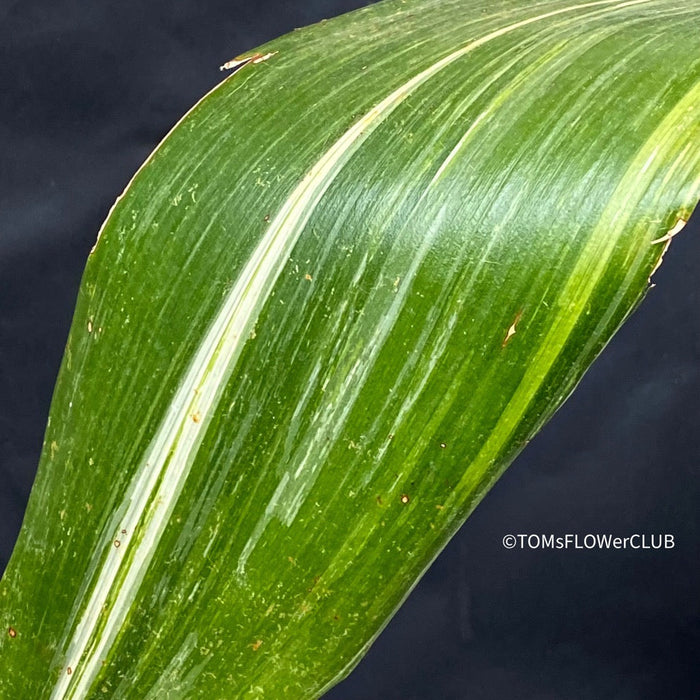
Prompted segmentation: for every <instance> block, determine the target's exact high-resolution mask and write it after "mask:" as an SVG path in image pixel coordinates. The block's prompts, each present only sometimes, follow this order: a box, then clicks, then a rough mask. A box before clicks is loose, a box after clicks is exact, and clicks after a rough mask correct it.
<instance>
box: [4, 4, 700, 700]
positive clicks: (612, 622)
mask: <svg viewBox="0 0 700 700" xmlns="http://www.w3.org/2000/svg"><path fill="white" fill-rule="evenodd" d="M363 4H367V3H366V2H362V0H355V1H350V0H345V1H343V0H340V1H336V0H323V1H320V0H306V1H304V2H297V3H292V2H279V1H276V2H275V1H273V0H263V1H260V0H258V1H257V2H256V3H255V4H252V3H248V2H241V1H240V0H229V2H223V0H206V1H203V0H198V1H197V0H187V1H182V0H181V1H178V2H170V1H168V2H165V1H164V0H150V1H149V2H148V3H143V2H135V1H134V0H119V1H118V2H117V1H112V0H101V1H99V2H94V1H93V2H88V1H78V0H74V1H71V0H50V1H45V0H22V1H21V2H19V1H17V2H8V1H7V0H0V480H1V481H0V564H1V565H2V567H4V565H5V564H6V562H7V558H8V557H9V554H10V552H11V550H12V546H13V543H14V539H15V537H16V535H17V532H18V529H19V526H20V523H21V518H22V513H23V509H24V506H25V504H26V500H27V498H28V495H29V489H30V486H31V482H32V479H33V476H34V472H35V469H36V464H37V461H38V457H39V450H40V445H41V440H42V434H43V430H44V425H45V422H46V417H47V414H48V409H49V401H50V397H51V391H52V387H53V382H54V380H55V376H56V372H57V370H58V366H59V362H60V358H61V354H62V351H63V345H64V343H65V339H66V335H67V332H68V326H69V322H70V318H71V314H72V309H73V304H74V300H75V295H76V291H77V287H78V283H79V280H80V275H81V270H82V267H83V264H84V261H85V258H86V256H87V253H88V251H89V249H90V247H91V245H92V244H93V242H94V240H95V236H96V233H97V230H98V228H99V226H100V223H101V222H102V220H103V219H104V217H105V216H106V214H107V211H108V209H109V207H110V205H111V204H112V202H113V200H114V199H115V197H116V195H117V194H119V192H120V191H121V190H122V188H123V187H124V185H125V184H126V182H127V181H128V179H129V178H130V176H131V174H132V173H133V172H134V170H135V169H136V168H137V167H138V166H139V164H140V163H141V162H142V161H143V160H144V159H145V157H146V156H147V155H148V153H149V152H150V151H151V150H152V149H153V147H154V146H155V145H156V143H157V142H158V141H159V140H160V139H161V138H162V137H163V136H164V135H165V133H166V132H167V130H168V129H169V127H170V126H172V124H173V123H174V122H175V121H176V120H177V119H178V118H179V117H180V116H181V115H182V114H183V113H184V112H185V111H186V110H187V109H188V108H189V107H190V106H191V105H192V104H193V103H194V102H195V101H196V100H197V99H198V98H199V97H200V96H201V95H202V94H203V93H204V92H205V91H207V90H208V89H209V88H211V87H212V86H213V85H214V84H216V83H217V82H218V81H219V80H220V79H221V74H220V73H219V71H218V66H219V65H220V64H221V63H223V62H224V61H226V60H228V59H230V58H232V57H233V56H234V55H237V54H239V53H241V52H243V51H245V50H247V49H249V48H252V47H254V46H256V45H258V44H260V43H262V42H264V41H267V40H268V39H271V38H273V37H274V36H277V35H279V34H282V33H284V32H287V31H289V30H291V29H292V28H294V27H297V26H302V25H305V24H308V23H311V22H314V21H317V20H319V19H321V18H323V17H331V16H334V15H336V14H339V13H341V12H343V11H346V10H350V9H353V8H354V7H358V6H360V5H363ZM699 218H700V217H698V216H696V217H695V218H694V220H693V221H691V223H690V224H689V225H688V227H686V230H685V231H684V232H683V233H682V234H681V235H680V236H678V237H677V238H676V239H675V240H674V243H673V245H672V246H671V249H670V252H669V254H668V255H667V257H666V261H665V263H664V265H663V267H662V268H661V270H660V271H659V272H658V273H657V274H656V276H655V281H656V283H657V285H658V286H657V287H656V288H655V289H654V290H653V291H652V292H651V293H650V294H649V296H648V298H647V300H646V301H645V303H644V304H643V306H642V307H641V310H639V311H638V312H637V313H636V314H635V315H634V316H633V318H632V319H631V320H630V321H629V322H628V324H627V325H626V326H625V327H624V329H623V330H622V331H621V332H620V333H619V334H618V335H617V336H616V338H615V339H614V341H613V342H612V343H611V344H610V346H609V347H608V349H607V350H606V351H605V353H604V354H603V356H602V357H601V358H600V359H599V360H598V361H597V362H596V363H595V365H594V367H593V368H592V369H591V370H590V372H589V373H588V374H587V376H586V377H585V379H584V381H583V382H582V384H581V386H580V387H579V389H578V390H577V392H576V393H575V395H574V396H573V397H572V398H571V399H570V400H569V401H568V403H567V404H566V405H565V407H564V408H563V409H562V410H561V411H560V412H559V413H558V414H557V415H556V416H555V418H554V419H553V420H552V421H551V422H550V423H549V425H548V426H547V427H546V428H545V429H544V430H543V431H542V433H541V434H540V435H539V436H538V437H537V439H535V440H534V441H533V443H532V444H531V445H530V446H529V447H528V448H527V450H526V451H525V452H524V454H523V455H522V456H521V457H520V458H519V459H518V460H517V463H516V464H515V465H514V466H513V467H512V468H511V469H510V471H509V472H508V473H507V474H506V475H505V476H504V477H503V478H502V479H501V481H500V482H499V483H498V484H497V485H496V487H495V488H494V489H493V491H492V492H491V494H490V495H489V496H488V497H487V498H486V500H485V501H484V503H483V504H482V505H481V506H479V508H478V509H477V511H476V513H475V514H474V515H473V516H472V517H471V519H470V520H469V522H468V524H467V525H466V526H465V527H464V528H463V529H462V531H461V532H459V534H458V535H457V536H456V537H455V538H454V540H453V541H452V542H451V543H450V545H449V546H448V547H447V549H446V550H445V552H444V553H443V554H442V555H441V556H440V558H439V559H438V561H437V562H436V563H435V565H434V566H433V567H432V568H431V570H430V571H429V572H428V574H427V575H426V576H425V577H424V579H423V580H422V581H421V583H420V585H419V586H418V587H417V589H416V590H415V591H414V593H413V594H412V595H411V597H410V598H409V600H408V601H407V603H406V604H405V605H404V607H403V608H402V609H401V611H400V612H399V613H398V614H397V616H396V617H395V618H394V620H393V621H392V622H391V624H390V625H389V626H388V628H387V629H386V631H385V632H384V633H383V634H382V636H381V638H380V639H379V640H378V641H377V642H376V644H375V645H374V646H373V648H372V649H371V651H370V652H369V654H368V656H367V657H366V659H365V660H364V661H363V662H362V663H361V664H360V666H359V667H358V669H357V670H356V671H355V672H354V673H353V674H352V676H351V677H350V678H349V679H348V680H347V681H345V682H344V683H342V684H341V685H340V686H338V687H337V688H336V689H335V690H333V691H332V692H331V693H330V694H329V695H328V698H329V699H330V700H358V699H363V700H373V699H374V698H383V699H386V700H393V699H396V700H424V699H431V700H432V699H438V698H439V699H445V700H462V699H469V700H494V699H495V700H499V699H501V698H504V699H510V698H517V699H520V698H533V699H536V700H560V699H565V700H572V699H573V700H583V699H584V698H585V699H589V698H590V699H591V700H608V699H609V700H632V699H635V700H638V699H644V700H646V699H649V700H656V699H658V698H665V697H671V698H674V699H675V700H685V699H686V698H687V699H692V700H696V699H697V698H698V697H700V665H699V664H698V652H700V595H699V594H700V537H699V533H698V520H697V518H696V511H697V507H698V503H699V501H700V498H699V496H700V481H699V480H698V473H699V472H700V427H699V426H700V398H699V394H700V362H699V360H700V315H699V314H698V307H699V305H700V299H699V298H698V285H697V269H698V263H699V262H700V235H699V234H700V221H699V220H698V219H699ZM529 532H535V533H550V532H552V533H556V534H564V533H567V532H571V533H579V534H581V535H583V534H586V533H588V532H610V533H614V534H619V535H630V534H633V533H635V532H639V533H647V534H652V533H672V534H673V535H674V536H675V539H676V542H677V546H676V547H675V549H673V550H670V551H591V552H581V551H578V552H577V551H517V550H514V551H508V550H506V549H504V547H503V546H502V544H501V540H502V538H503V536H504V535H505V534H507V533H516V534H517V533H529Z"/></svg>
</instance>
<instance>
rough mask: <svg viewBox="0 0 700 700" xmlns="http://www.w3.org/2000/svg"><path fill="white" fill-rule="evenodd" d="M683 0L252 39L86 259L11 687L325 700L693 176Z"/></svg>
mask: <svg viewBox="0 0 700 700" xmlns="http://www.w3.org/2000/svg"><path fill="white" fill-rule="evenodd" d="M699 19H700V9H699V8H698V6H697V3H696V2H695V1H694V0H628V1H627V2H619V1H616V0H615V1H613V0H602V1H600V0H599V1H597V2H588V3H580V4H574V3H572V2H568V1H567V2H562V1H561V0H557V1H554V2H543V3H535V4H533V3H525V2H522V0H504V1H502V2H497V3H494V2H488V3H487V2H479V1H472V2H465V1H464V0H452V1H451V0H447V1H445V0H441V1H440V2H437V0H411V1H409V2H394V1H393V0H391V1H387V2H383V3H380V4H378V5H373V6H371V7H369V8H366V9H364V10H361V11H358V12H355V13H351V14H350V15H346V16H343V17H340V18H338V19H335V20H332V21H330V22H327V23H321V24H319V25H315V26H312V27H309V28H306V29H304V30H301V31H299V32H295V33H292V34H290V35H287V36H285V37H282V38H280V39H278V40H275V41H274V42H271V43H270V44H269V45H266V46H264V47H261V48H260V49H258V50H257V51H255V52H252V53H251V54H250V55H249V56H248V57H247V58H248V59H250V60H246V61H244V62H243V63H242V64H241V65H240V66H239V67H238V70H237V71H236V72H235V73H234V74H233V75H231V76H230V77H229V78H227V79H226V80H225V81H224V82H223V83H222V84H221V85H220V86H218V87H217V88H216V89H215V90H214V91H213V92H211V93H210V94H209V95H207V96H206V97H205V98H203V100H202V101H200V102H199V103H198V104H197V105H196V106H195V107H194V108H193V109H192V110H191V111H190V112H189V113H188V115H186V116H185V117H184V118H183V120H182V121H181V122H180V123H179V124H178V126H177V127H176V128H175V129H174V130H173V131H172V132H171V134H170V135H169V136H168V137H167V138H166V140H165V141H164V142H163V143H162V144H161V145H160V146H159V148H158V149H157V150H156V151H155V152H154V154H153V155H152V156H151V157H150V158H149V159H148V161H147V162H146V163H145V164H144V166H143V167H142V168H141V169H140V170H139V172H138V173H137V175H136V176H135V178H134V180H133V181H132V183H130V185H129V186H128V187H127V189H126V191H125V192H124V194H123V195H122V196H121V197H120V198H119V200H118V201H117V203H116V204H115V207H114V208H113V210H112V212H111V213H110V216H109V217H108V219H107V221H106V222H105V224H104V226H103V228H102V230H101V232H100V236H99V240H98V242H97V244H96V246H95V248H94V251H93V252H92V254H91V255H90V258H89V261H88V264H87V267H86V270H85V274H84V278H83V282H82V286H81V290H80V294H79V298H78V303H77V308H76V312H75V317H74V322H73V327H72V330H71V334H70V337H69V340H68V345H67V347H66V353H65V357H64V361H63V365H62V368H61V372H60V376H59V380H58V383H57V387H56V391H55V394H54V399H53V403H52V409H51V416H50V420H49V425H48V428H47V433H46V439H45V446H44V451H43V454H42V459H41V464H40V468H39V474H38V477H37V482H36V484H35V487H34V489H33V492H32V496H31V499H30V504H29V508H28V511H27V516H26V519H25V524H24V526H23V530H22V533H21V536H20V539H19V541H18V545H17V547H16V550H15V553H14V554H13V557H12V560H11V562H10V565H9V566H8V570H7V572H6V575H5V577H4V578H3V581H2V584H0V610H1V611H2V619H3V620H4V623H5V625H6V628H7V629H8V630H9V631H11V633H10V632H8V634H7V635H3V636H2V639H1V640H0V645H1V646H2V653H1V656H0V665H1V666H2V670H3V673H2V674H0V689H1V690H2V693H0V694H2V696H3V697H5V696H7V697H13V696H14V697H37V698H43V697H46V698H82V697H105V696H107V697H118V698H149V699H150V698H193V697H204V698H232V697H236V698H238V697H240V698H262V697H268V698H281V697H284V698H286V697H299V698H309V697H317V696H318V695H320V694H321V693H322V692H323V690H325V689H327V688H328V687H330V686H331V685H333V684H334V683H335V682H337V681H338V680H339V679H340V678H342V677H343V675H345V674H346V673H347V672H348V671H349V670H350V669H351V668H352V666H353V665H354V664H355V663H356V662H357V660H358V659H359V658H360V657H361V656H362V654H363V653H364V651H365V650H366V648H367V647H368V645H369V644H370V643H371V641H372V640H373V639H374V638H375V637H376V635H377V634H378V632H379V631H380V630H381V628H382V626H383V625H384V624H385V623H386V621H387V620H388V619H389V617H390V616H391V614H392V613H393V611H394V610H395V609H396V607H397V606H398V605H399V604H400V602H401V601H402V600H403V598H404V597H405V596H406V595H407V594H408V592H409V591H410V589H411V587H412V586H413V585H414V584H415V582H416V581H417V579H418V578H419V577H420V575H421V573H422V572H423V571H424V570H425V568H426V567H427V566H428V565H429V563H430V562H431V561H432V559H433V558H434V557H435V556H436V554H437V553H438V552H439V551H440V549H441V548H442V547H443V546H444V544H445V543H446V542H447V540H448V539H449V537H450V536H451V535H452V534H453V533H454V531H455V530H456V528H457V527H459V525H460V524H461V523H462V522H463V521H464V519H465V518H466V517H467V515H468V514H469V512H471V510H472V509H473V508H474V507H475V506H476V504H477V503H478V501H479V499H480V498H481V497H482V496H483V495H484V494H485V493H486V491H487V490H488V488H489V487H490V486H491V485H492V484H493V482H494V481H495V480H496V479H497V478H498V476H499V475H500V474H501V473H502V472H503V470H504V469H505V468H506V467H507V465H508V464H509V463H510V462H511V461H512V459H513V458H514V456H515V455H516V454H517V453H518V452H519V450H520V449H522V447H523V446H524V445H525V444H526V443H527V441H528V440H529V439H530V438H531V437H532V436H533V435H534V434H535V433H536V431H537V430H538V428H539V427H541V425H542V424H543V423H544V422H545V421H546V420H547V418H548V417H550V416H551V414H552V413H553V412H554V410H556V408H557V407H558V406H559V405H560V404H561V402H562V401H563V400H564V399H565V398H566V396H568V394H569V393H570V392H571V391H572V389H573V388H574V386H575V384H576V383H577V381H578V380H579V379H580V377H581V375H582V373H583V372H584V371H585V369H586V368H587V367H588V366H589V365H590V363H591V362H592V361H593V359H594V358H595V356H596V355H597V354H598V353H599V352H600V350H601V349H602V348H603V346H604V345H605V343H606V342H607V341H608V340H609V338H610V337H611V335H612V334H613V333H614V331H615V330H616V329H617V328H618V327H619V325H620V324H621V323H622V321H623V320H624V319H625V318H626V317H627V315H628V314H629V313H630V311H631V310H632V309H633V308H634V307H635V306H636V305H637V304H638V303H639V301H640V300H641V299H642V297H643V295H644V293H645V291H646V290H647V289H648V286H649V281H648V280H649V277H650V275H651V274H652V272H653V270H654V269H655V267H656V266H657V265H658V264H659V262H660V260H661V256H662V255H663V252H664V250H665V248H666V246H667V245H668V243H669V242H670V241H671V238H672V236H673V235H675V233H677V232H678V231H679V230H680V229H681V227H682V223H683V222H684V221H686V220H687V219H688V218H689V216H690V212H691V210H692V208H693V207H694V205H695V203H696V202H697V199H698V196H699V195H700V35H698V33H697V31H695V30H694V29H693V27H694V26H697V23H698V20H699Z"/></svg>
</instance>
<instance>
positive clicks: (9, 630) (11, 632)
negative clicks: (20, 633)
mask: <svg viewBox="0 0 700 700" xmlns="http://www.w3.org/2000/svg"><path fill="white" fill-rule="evenodd" d="M7 634H8V635H9V636H10V637H12V639H14V638H15V637H16V636H17V630H16V629H15V628H14V627H8V628H7Z"/></svg>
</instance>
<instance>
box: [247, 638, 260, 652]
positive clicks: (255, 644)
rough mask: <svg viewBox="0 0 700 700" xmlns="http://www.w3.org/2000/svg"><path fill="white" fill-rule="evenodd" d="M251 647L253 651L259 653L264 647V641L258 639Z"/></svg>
mask: <svg viewBox="0 0 700 700" xmlns="http://www.w3.org/2000/svg"><path fill="white" fill-rule="evenodd" d="M250 646H251V648H252V649H253V651H257V650H258V649H260V647H261V646H262V639H256V640H255V641H254V642H253V643H252V644H251V645H250Z"/></svg>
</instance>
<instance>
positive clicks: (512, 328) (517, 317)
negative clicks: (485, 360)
mask: <svg viewBox="0 0 700 700" xmlns="http://www.w3.org/2000/svg"><path fill="white" fill-rule="evenodd" d="M522 315H523V310H522V309H520V311H518V313H517V314H515V318H514V319H513V323H511V324H510V326H509V328H508V331H507V332H506V337H505V338H504V339H503V343H501V347H502V348H504V347H505V346H506V345H507V343H508V341H509V340H510V339H511V338H512V337H513V336H514V335H515V332H516V331H517V326H518V323H519V322H520V319H521V318H522Z"/></svg>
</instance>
